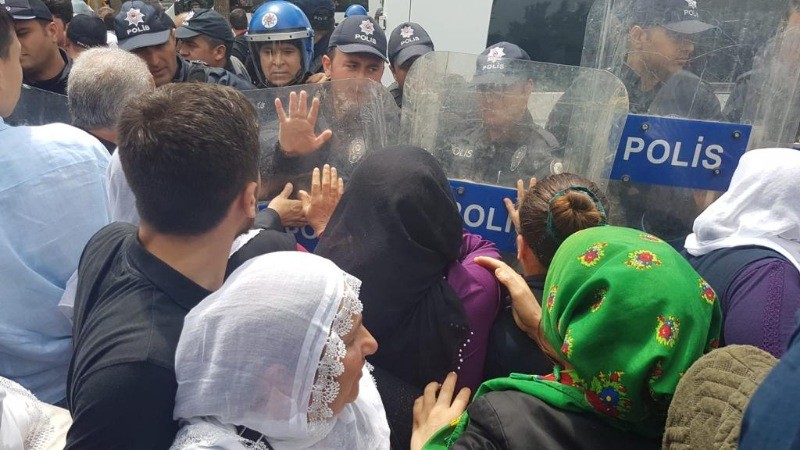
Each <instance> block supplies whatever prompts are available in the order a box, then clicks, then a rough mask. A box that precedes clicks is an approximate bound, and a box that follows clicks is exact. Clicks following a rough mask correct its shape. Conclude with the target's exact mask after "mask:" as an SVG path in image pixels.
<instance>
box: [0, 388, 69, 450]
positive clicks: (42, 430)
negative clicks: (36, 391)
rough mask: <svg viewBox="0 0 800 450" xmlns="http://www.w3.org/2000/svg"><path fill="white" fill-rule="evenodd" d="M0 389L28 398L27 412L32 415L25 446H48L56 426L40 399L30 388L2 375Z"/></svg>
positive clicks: (33, 448) (38, 447) (27, 447)
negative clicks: (41, 404)
mask: <svg viewBox="0 0 800 450" xmlns="http://www.w3.org/2000/svg"><path fill="white" fill-rule="evenodd" d="M0 389H2V390H5V391H6V392H9V393H11V394H16V395H19V396H20V397H23V398H25V400H27V401H26V402H25V406H26V411H25V412H26V413H27V414H28V416H29V417H30V424H31V425H30V428H29V429H28V430H27V433H26V434H25V448H26V449H30V450H38V449H41V448H47V446H48V445H49V443H50V441H51V439H52V437H53V433H55V428H54V427H53V424H52V423H51V422H50V418H49V417H48V416H47V414H46V413H45V411H44V409H42V407H41V406H40V402H39V400H38V399H37V398H36V397H35V396H34V395H33V394H32V393H31V392H30V391H29V390H27V389H25V388H24V387H22V386H21V385H19V384H17V383H15V382H13V381H11V380H8V379H6V378H2V377H0Z"/></svg>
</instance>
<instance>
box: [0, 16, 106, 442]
mask: <svg viewBox="0 0 800 450" xmlns="http://www.w3.org/2000/svg"><path fill="white" fill-rule="evenodd" d="M36 26H38V24H37V25H36ZM20 53H21V45H20V43H19V40H18V39H17V37H16V34H15V32H14V23H13V21H12V18H11V14H9V12H8V11H7V10H6V8H3V7H2V6H0V167H2V169H0V170H2V176H0V211H3V212H2V214H0V273H2V274H3V278H2V279H3V282H2V283H0V311H2V313H0V329H2V330H3V332H2V333H0V353H2V355H3V356H2V357H0V374H2V375H3V376H4V377H6V378H10V379H11V380H13V381H16V382H17V383H19V384H21V385H23V386H24V387H25V388H26V389H29V390H30V391H31V392H33V393H34V395H36V397H38V398H39V399H40V400H42V401H44V402H47V403H60V402H62V401H63V400H64V398H65V395H66V375H67V368H68V366H69V361H70V356H71V354H72V327H71V325H70V323H69V320H67V318H66V316H64V315H63V314H62V313H61V311H60V310H59V309H58V302H59V300H60V299H61V295H62V294H63V292H64V288H65V286H66V283H67V279H68V278H69V277H70V275H71V274H72V272H74V271H75V269H76V268H77V266H78V259H79V258H80V254H81V251H82V250H83V247H84V245H85V244H86V242H87V241H88V240H89V238H90V237H91V236H92V234H94V233H95V232H97V230H99V229H100V228H101V227H103V226H104V225H106V224H107V223H108V212H107V209H106V175H105V172H106V166H107V165H108V153H107V152H106V151H105V149H104V148H103V146H102V145H100V143H99V142H97V140H96V139H94V138H93V137H91V136H89V135H88V134H86V133H85V132H83V131H81V130H78V129H77V128H73V127H71V126H69V125H64V124H51V125H45V126H39V127H27V126H23V127H12V126H9V125H7V124H6V123H5V122H4V121H3V119H2V118H4V117H8V116H9V115H10V114H11V112H12V111H13V110H14V108H15V107H16V105H17V102H18V101H19V98H20V91H21V88H22V66H21V65H20ZM0 446H2V445H0Z"/></svg>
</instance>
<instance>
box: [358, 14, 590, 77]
mask: <svg viewBox="0 0 800 450" xmlns="http://www.w3.org/2000/svg"><path fill="white" fill-rule="evenodd" d="M379 3H380V1H375V0H373V1H371V2H370V13H371V14H373V15H374V12H375V11H376V10H377V8H379V7H380V4H379ZM592 3H593V0H383V13H384V20H385V28H386V31H387V33H389V32H391V30H393V29H394V28H395V27H396V26H397V25H399V24H401V23H403V22H406V21H410V22H416V23H418V24H420V25H422V26H423V27H424V28H425V30H426V31H428V33H429V34H430V36H431V39H433V43H434V45H435V46H436V50H441V51H451V52H460V53H470V54H478V53H480V52H481V51H483V49H485V48H486V47H487V46H489V45H491V44H495V43H497V42H500V41H508V42H512V43H514V44H517V45H519V46H520V47H522V48H523V49H525V51H527V52H528V54H529V55H530V56H531V58H532V59H533V60H535V61H542V62H552V63H558V64H569V65H580V61H581V51H582V48H583V33H584V29H585V28H586V17H587V15H588V14H589V9H590V8H591V6H592Z"/></svg>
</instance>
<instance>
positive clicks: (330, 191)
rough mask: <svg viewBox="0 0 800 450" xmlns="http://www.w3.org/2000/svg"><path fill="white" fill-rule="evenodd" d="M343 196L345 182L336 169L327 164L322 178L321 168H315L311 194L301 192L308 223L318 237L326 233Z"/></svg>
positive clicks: (312, 175) (312, 176) (323, 169)
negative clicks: (326, 228)
mask: <svg viewBox="0 0 800 450" xmlns="http://www.w3.org/2000/svg"><path fill="white" fill-rule="evenodd" d="M343 194H344V180H342V179H341V178H339V175H338V173H337V171H336V168H335V167H331V166H329V165H327V164H325V166H324V167H323V168H322V177H321V178H320V170H319V168H315V169H314V172H313V173H312V174H311V194H309V193H308V192H306V191H300V192H299V196H300V200H301V201H302V202H303V211H304V213H305V218H306V221H307V222H308V224H309V225H311V228H313V229H314V232H315V233H316V234H317V236H320V235H322V232H323V231H325V227H327V226H328V221H329V220H330V219H331V216H332V215H333V211H334V210H335V209H336V205H338V204H339V200H341V198H342V195H343Z"/></svg>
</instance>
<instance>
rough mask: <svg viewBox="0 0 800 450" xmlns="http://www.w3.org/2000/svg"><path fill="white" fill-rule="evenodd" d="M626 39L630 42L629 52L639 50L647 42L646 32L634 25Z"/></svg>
mask: <svg viewBox="0 0 800 450" xmlns="http://www.w3.org/2000/svg"><path fill="white" fill-rule="evenodd" d="M628 38H629V39H630V42H631V50H641V49H642V46H643V45H644V42H645V41H647V31H645V30H644V29H643V28H642V27H640V26H639V25H634V26H633V27H631V30H630V31H629V32H628Z"/></svg>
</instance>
